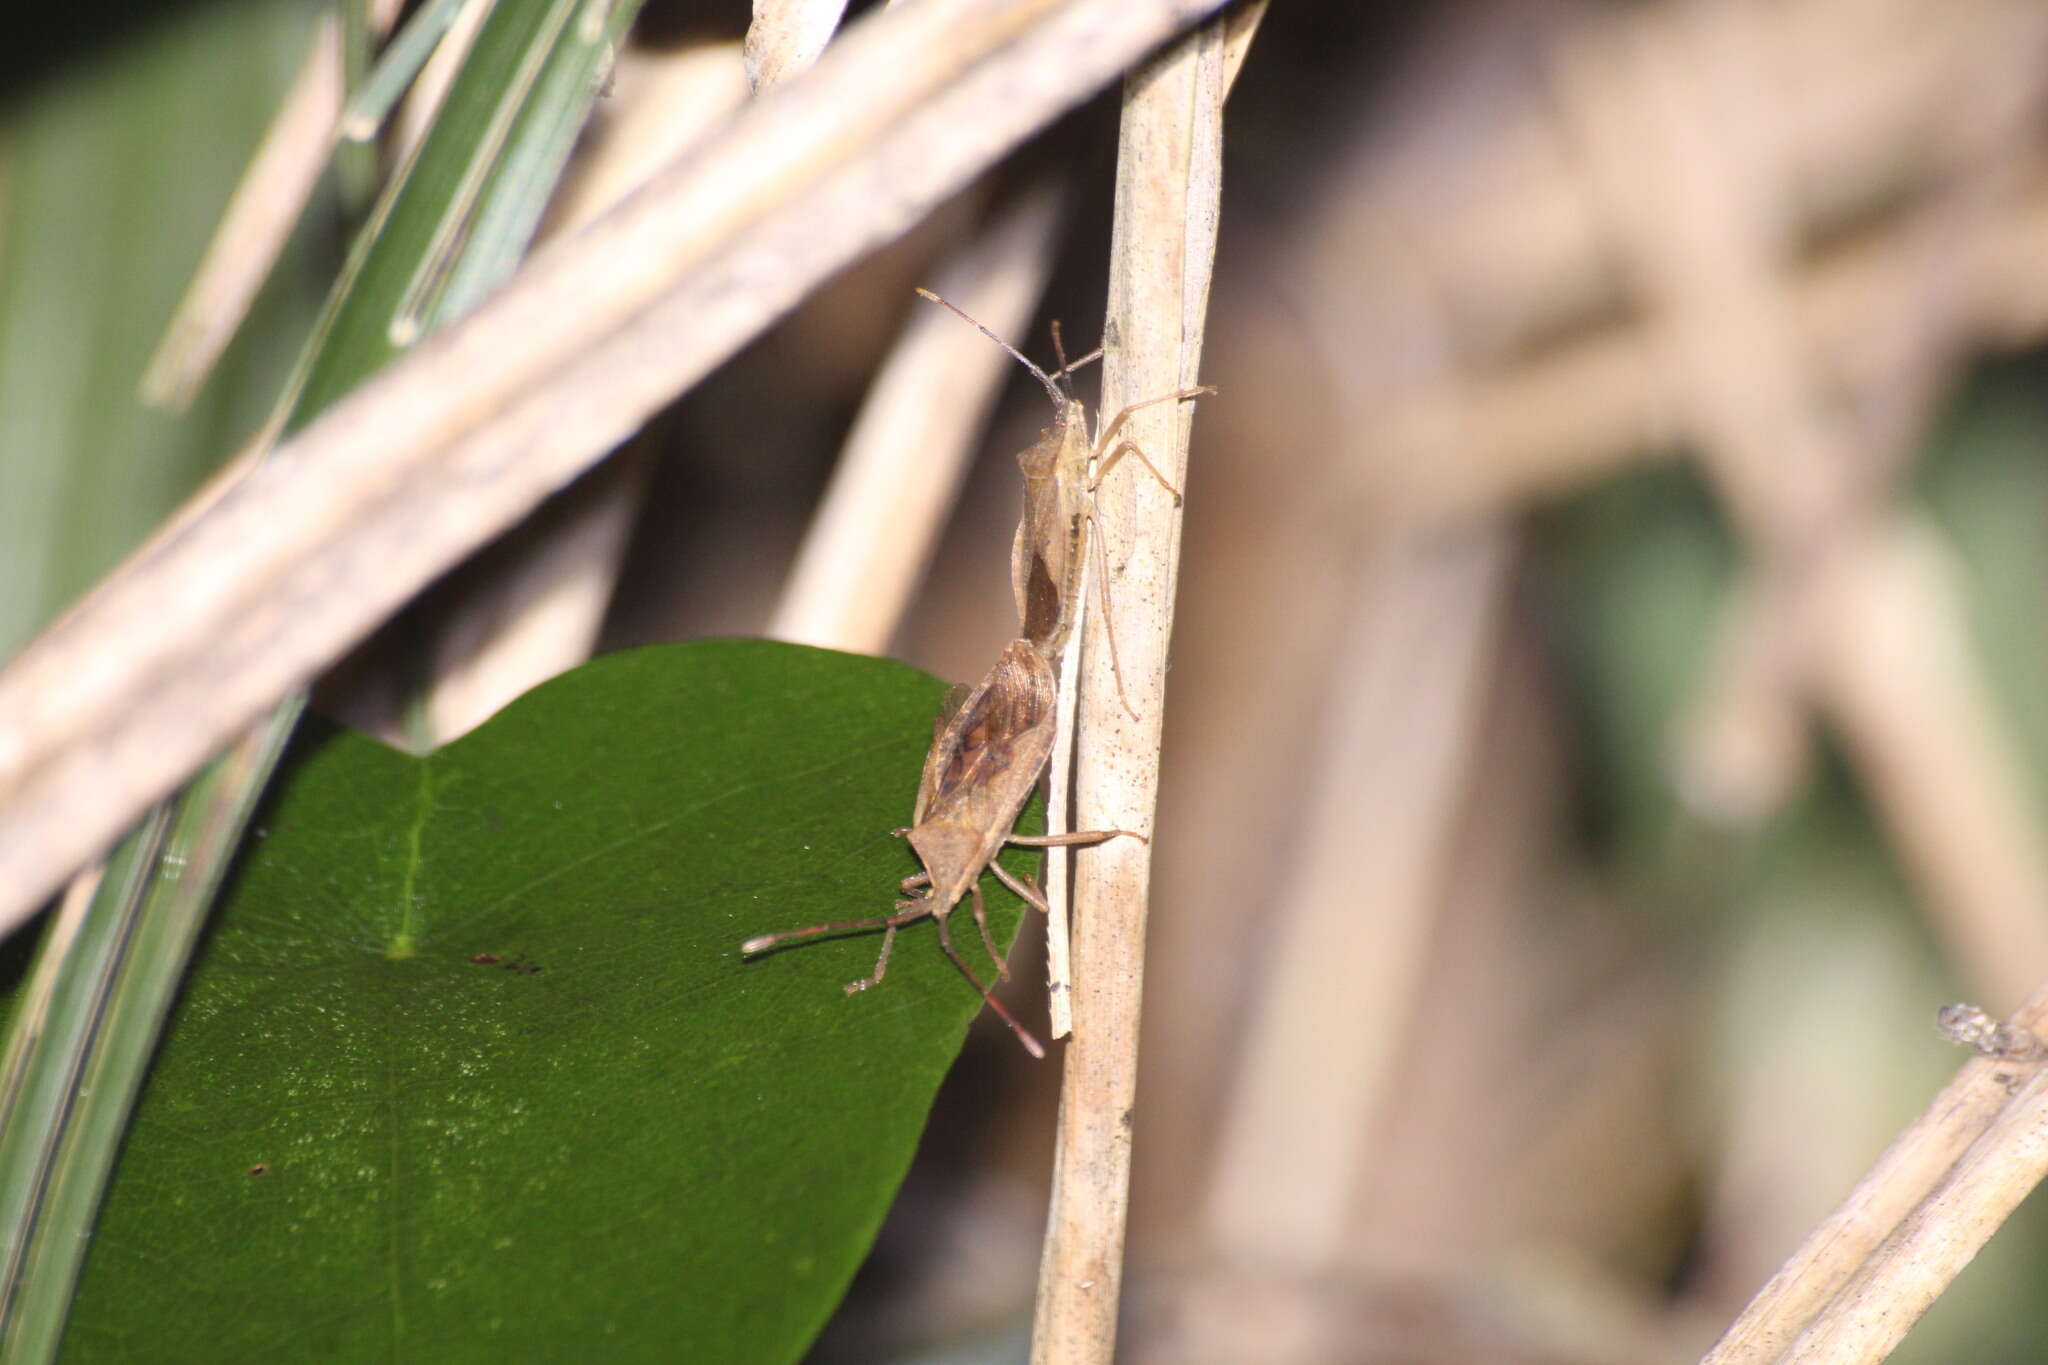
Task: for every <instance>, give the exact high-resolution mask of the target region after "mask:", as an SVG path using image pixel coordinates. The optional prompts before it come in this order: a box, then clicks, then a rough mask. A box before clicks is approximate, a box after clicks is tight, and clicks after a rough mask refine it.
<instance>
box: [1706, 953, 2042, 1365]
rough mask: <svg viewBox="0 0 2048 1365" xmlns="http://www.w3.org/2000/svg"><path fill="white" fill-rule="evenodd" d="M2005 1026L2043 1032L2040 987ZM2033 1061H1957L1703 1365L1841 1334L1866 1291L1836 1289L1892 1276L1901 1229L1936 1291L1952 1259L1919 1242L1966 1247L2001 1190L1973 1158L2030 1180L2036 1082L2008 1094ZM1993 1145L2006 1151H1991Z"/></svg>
mask: <svg viewBox="0 0 2048 1365" xmlns="http://www.w3.org/2000/svg"><path fill="white" fill-rule="evenodd" d="M2013 1022H2015V1023H2017V1024H2019V1025H2021V1026H2022V1027H2025V1028H2027V1029H2029V1030H2031V1031H2033V1032H2034V1033H2035V1034H2037V1035H2038V1034H2040V1033H2041V1032H2042V1031H2043V1030H2044V1029H2048V986H2042V987H2041V988H2039V989H2037V990H2036V991H2035V992H2034V994H2033V996H2032V998H2031V999H2029V1000H2028V1002H2027V1004H2026V1006H2025V1007H2024V1008H2023V1009H2021V1010H2020V1011H2019V1013H2017V1014H2016V1015H2014V1016H2013ZM2038 1066H2039V1064H2038V1063H2034V1064H2031V1065H2023V1064H2019V1063H2014V1062H2010V1061H2003V1060H1999V1059H1995V1058H1977V1059H1974V1060H1972V1061H1970V1062H1967V1063H1965V1064H1964V1066H1963V1068H1962V1070H1961V1071H1959V1072H1958V1073H1957V1074H1956V1077H1955V1079H1954V1080H1952V1081H1950V1082H1949V1083H1948V1084H1947V1085H1946V1086H1944V1087H1943V1088H1942V1091H1941V1093H1940V1094H1939V1095H1936V1096H1935V1097H1934V1100H1933V1102H1932V1103H1930V1104H1929V1105H1928V1106H1927V1108H1926V1109H1925V1110H1924V1111H1922V1113H1921V1114H1920V1116H1919V1117H1918V1118H1916V1119H1914V1120H1913V1122H1912V1124H1911V1125H1909V1126H1908V1127H1907V1129H1906V1131H1905V1132H1903V1133H1901V1134H1900V1135H1899V1136H1898V1138H1897V1139H1895V1140H1894V1141H1893V1143H1892V1145H1891V1146H1890V1147H1888V1148H1886V1149H1885V1152H1884V1154H1883V1155H1882V1156H1880V1157H1879V1158H1878V1159H1877V1162H1876V1164H1875V1165H1873V1166H1872V1167H1871V1168H1870V1171H1869V1173H1868V1174H1866V1175H1865V1176H1864V1177H1863V1179H1862V1180H1860V1181H1858V1182H1857V1184H1856V1188H1855V1189H1853V1190H1851V1191H1850V1192H1849V1195H1848V1197H1847V1198H1846V1199H1844V1200H1843V1201H1842V1203H1841V1205H1840V1206H1839V1207H1837V1208H1836V1209H1835V1211H1834V1212H1833V1213H1831V1214H1829V1215H1828V1217H1827V1219H1826V1221H1824V1222H1823V1223H1821V1225H1820V1226H1819V1227H1818V1228H1815V1229H1814V1231H1813V1232H1812V1234H1811V1235H1809V1236H1808V1237H1807V1239H1806V1241H1805V1242H1804V1243H1802V1244H1801V1245H1800V1247H1799V1249H1798V1250H1797V1251H1796V1252H1794V1253H1793V1254H1792V1256H1791V1257H1790V1258H1789V1259H1788V1260H1787V1261H1786V1262H1785V1264H1784V1265H1783V1266H1781V1267H1779V1269H1778V1271H1777V1273H1776V1274H1774V1275H1772V1276H1771V1279H1770V1282H1769V1283H1768V1284H1766V1285H1765V1286H1764V1287H1763V1288H1762V1289H1761V1290H1759V1291H1758V1292H1757V1295H1756V1297H1755V1298H1754V1299H1752V1300H1750V1302H1749V1305H1748V1307H1746V1308H1744V1309H1743V1310H1742V1314H1741V1316H1740V1317H1738V1318H1737V1319H1736V1320H1735V1322H1734V1323H1733V1324H1731V1325H1730V1326H1729V1328H1728V1330H1727V1332H1725V1333H1724V1334H1723V1335H1722V1337H1721V1339H1720V1341H1718V1342H1716V1343H1715V1345H1714V1348H1713V1349H1712V1350H1711V1351H1709V1352H1708V1353H1707V1354H1706V1356H1705V1358H1704V1359H1703V1361H1702V1365H1770V1362H1775V1361H1778V1360H1780V1359H1781V1358H1782V1357H1783V1356H1784V1353H1785V1351H1786V1350H1787V1348H1788V1347H1790V1346H1791V1345H1792V1343H1793V1342H1794V1340H1795V1339H1796V1338H1798V1337H1799V1336H1800V1335H1801V1333H1802V1332H1808V1333H1809V1335H1810V1336H1811V1338H1812V1339H1813V1340H1815V1341H1819V1340H1822V1339H1836V1338H1834V1334H1835V1333H1837V1332H1839V1331H1842V1330H1844V1328H1843V1327H1842V1326H1840V1325H1839V1323H1840V1320H1841V1319H1844V1318H1846V1317H1849V1316H1855V1317H1858V1318H1863V1319H1867V1318H1868V1317H1869V1304H1870V1300H1869V1298H1868V1297H1867V1296H1866V1295H1864V1294H1862V1293H1860V1292H1855V1291H1853V1290H1851V1292H1845V1289H1846V1288H1849V1287H1851V1286H1853V1285H1854V1284H1858V1283H1867V1282H1868V1281H1866V1280H1865V1279H1864V1278H1863V1277H1865V1276H1866V1275H1870V1276H1875V1275H1879V1274H1881V1275H1884V1276H1887V1277H1892V1276H1898V1275H1900V1274H1901V1273H1902V1270H1901V1265H1900V1262H1899V1261H1898V1258H1897V1254H1896V1250H1895V1248H1893V1246H1892V1245H1891V1243H1890V1242H1888V1241H1887V1239H1890V1238H1893V1236H1894V1233H1895V1232H1899V1231H1900V1230H1901V1229H1902V1228H1911V1229H1912V1232H1911V1234H1910V1240H1911V1241H1912V1243H1913V1244H1914V1247H1915V1250H1914V1251H1913V1252H1912V1254H1911V1255H1910V1256H1909V1260H1911V1261H1913V1262H1914V1263H1916V1264H1919V1265H1921V1267H1922V1268H1921V1269H1920V1270H1919V1271H1918V1272H1914V1273H1915V1274H1916V1275H1917V1276H1918V1277H1919V1279H1920V1282H1921V1283H1922V1284H1925V1285H1928V1286H1929V1288H1931V1289H1932V1290H1933V1291H1935V1292H1938V1290H1939V1288H1940V1287H1941V1285H1945V1284H1946V1283H1947V1281H1948V1279H1950V1278H1953V1276H1954V1274H1955V1272H1956V1271H1957V1270H1960V1269H1961V1264H1962V1261H1957V1260H1952V1259H1942V1258H1926V1259H1923V1255H1924V1254H1923V1253H1922V1252H1921V1251H1919V1250H1918V1248H1924V1247H1926V1246H1928V1245H1930V1244H1935V1243H1940V1244H1949V1245H1953V1243H1954V1242H1955V1241H1956V1240H1957V1239H1961V1240H1964V1241H1968V1242H1969V1244H1970V1251H1971V1252H1974V1251H1975V1249H1976V1247H1977V1246H1978V1245H1981V1244H1982V1241H1983V1239H1984V1238H1985V1237H1988V1236H1989V1235H1990V1232H1991V1230H1992V1228H1991V1226H1985V1225H1983V1223H1982V1221H1981V1220H1982V1217H1983V1214H1984V1211H1985V1210H1986V1209H1987V1208H1995V1207H2000V1206H2001V1201H2002V1200H2003V1199H2004V1198H2005V1195H2004V1193H2003V1192H2002V1191H2003V1190H2004V1188H2005V1187H2004V1185H2003V1183H2002V1180H2003V1178H2001V1180H2000V1181H1999V1182H1991V1183H1987V1181H1986V1177H1985V1175H1984V1173H1983V1171H1982V1167H1983V1164H1984V1163H1985V1162H1987V1161H1988V1162H1990V1163H1992V1164H1997V1163H1998V1162H2000V1161H2004V1162H2006V1163H2007V1164H2008V1165H2009V1166H2010V1167H2011V1173H2012V1175H2013V1177H2015V1178H2019V1179H2024V1180H2025V1181H2026V1182H2027V1183H2028V1184H2029V1185H2031V1184H2032V1183H2033V1182H2034V1181H2036V1180H2038V1179H2039V1177H2040V1166H2039V1159H2040V1158H2039V1153H2038V1151H2037V1150H2036V1147H2035V1144H2036V1142H2037V1138H2036V1136H2035V1134H2036V1133H2037V1131H2038V1107H2039V1104H2040V1101H2041V1096H2040V1094H2039V1091H2040V1083H2039V1080H2038V1079H2034V1080H2032V1081H2030V1083H2029V1084H2028V1085H2027V1086H2026V1088H2025V1089H2024V1090H2023V1091H2021V1093H2020V1094H2019V1095H2017V1096H2016V1095H2015V1094H2014V1093H2013V1090H2012V1089H2011V1085H2012V1083H2013V1081H2014V1080H2015V1078H2018V1077H2022V1076H2025V1075H2026V1073H2027V1072H2028V1071H2029V1070H2031V1069H2034V1068H2037V1067H2038ZM2001 1147H2009V1148H2011V1149H2012V1150H2011V1151H2010V1152H2009V1153H2007V1154H2006V1155H2001V1154H2000V1152H1999V1150H1998V1149H2000V1148H2001ZM1965 1168H1967V1169H1968V1170H1969V1171H1970V1172H1971V1173H1970V1174H1969V1175H1967V1176H1965V1175H1963V1174H1962V1173H1963V1172H1964V1170H1965ZM1958 1184H1960V1185H1961V1186H1962V1187H1963V1193H1962V1194H1961V1195H1960V1196H1958V1195H1956V1194H1954V1193H1953V1191H1954V1189H1955V1187H1956V1186H1957V1185H1958ZM1987 1200H1988V1201H1989V1202H1988V1203H1987V1202H1986V1201H1987ZM2008 1211H2009V1210H2008ZM1999 1216H2000V1217H2002V1216H2003V1214H2000V1215H1999ZM1944 1229H1946V1231H1945V1230H1944ZM1971 1239H1974V1240H1971ZM1967 1259H1968V1256H1967V1255H1965V1256H1964V1257H1963V1258H1962V1260H1967ZM1880 1266H1881V1267H1883V1268H1882V1269H1881V1270H1880V1269H1878V1267H1880ZM1932 1298H1933V1293H1932V1292H1930V1293H1927V1294H1926V1295H1925V1302H1920V1303H1919V1307H1918V1308H1916V1309H1914V1310H1913V1311H1912V1312H1911V1313H1910V1314H1908V1315H1907V1321H1906V1323H1905V1324H1904V1325H1903V1326H1902V1327H1901V1328H1900V1330H1901V1332H1903V1330H1904V1326H1910V1325H1911V1320H1912V1319H1913V1318H1917V1317H1918V1316H1919V1312H1920V1311H1923V1310H1924V1308H1925V1305H1926V1302H1931V1301H1932ZM1916 1301H1917V1291H1916ZM1904 1307H1905V1303H1904V1301H1903V1300H1902V1301H1901V1308H1902V1309H1903V1308H1904ZM1830 1324H1835V1325H1830ZM1809 1329H1810V1330H1809ZM1882 1354H1883V1352H1882V1351H1881V1350H1873V1351H1872V1353H1871V1354H1868V1355H1865V1356H1860V1357H1844V1358H1853V1359H1873V1360H1874V1359H1877V1358H1879V1357H1880V1356H1881V1355H1882Z"/></svg>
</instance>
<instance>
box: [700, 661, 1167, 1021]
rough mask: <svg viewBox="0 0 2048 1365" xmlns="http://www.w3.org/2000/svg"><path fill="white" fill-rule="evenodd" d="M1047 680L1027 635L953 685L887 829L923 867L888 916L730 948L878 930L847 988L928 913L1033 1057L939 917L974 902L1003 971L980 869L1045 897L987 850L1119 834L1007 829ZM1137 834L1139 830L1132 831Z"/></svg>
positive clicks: (1040, 724)
mask: <svg viewBox="0 0 2048 1365" xmlns="http://www.w3.org/2000/svg"><path fill="white" fill-rule="evenodd" d="M1056 691H1057V684H1056V683H1055V682H1054V680H1053V674H1052V666H1051V665H1050V664H1048V663H1047V662H1046V661H1045V656H1044V655H1043V654H1042V653H1041V652H1040V651H1039V649H1038V647H1037V646H1036V645H1034V644H1033V643H1032V642H1031V641H1029V640H1013V641H1011V642H1010V644H1009V646H1008V647H1007V648H1006V649H1004V651H1003V657H1002V658H1001V660H999V661H998V662H997V664H996V666H995V667H994V668H993V669H991V670H989V674H988V676H987V677H985V678H983V679H982V680H981V685H980V686H979V687H976V688H974V689H973V690H972V691H967V690H966V689H964V688H956V689H954V693H953V695H952V696H951V697H949V698H948V699H947V706H946V709H944V710H942V711H941V712H940V715H939V721H938V725H937V727H936V729H937V733H936V735H935V737H934V738H933V740H932V747H931V750H930V752H929V753H927V754H926V755H925V760H924V776H923V778H922V779H921V780H920V781H919V783H918V788H917V804H916V806H915V808H914V809H913V811H912V813H911V823H910V825H909V826H907V827H906V828H903V829H899V830H896V831H894V832H895V833H896V834H898V835H901V836H904V837H906V838H908V839H909V841H910V847H911V848H912V850H913V851H915V852H916V854H917V856H918V859H919V861H921V862H922V863H923V864H924V867H925V870H924V871H923V872H920V873H917V874H914V875H912V876H909V877H906V878H904V880H903V882H902V889H903V890H904V891H905V892H906V893H908V892H911V891H913V890H914V889H915V888H917V887H924V888H925V890H924V891H923V892H922V893H921V894H918V895H913V896H910V898H909V899H907V900H902V901H898V902H897V903H896V913H895V914H893V915H879V916H876V917H874V918H872V919H859V920H843V921H840V922H837V923H833V924H814V925H812V926H811V927H809V928H807V929H789V930H785V931H783V932H781V933H775V934H761V935H759V936H757V937H755V938H750V939H748V940H747V941H746V942H745V943H743V944H741V945H740V951H741V952H742V953H747V954H752V953H758V952H763V951H765V950H766V949H769V948H772V947H774V946H775V945H776V944H778V943H786V942H788V941H789V940H791V939H797V938H810V937H813V936H814V935H817V934H829V933H837V932H840V931H842V930H849V929H881V930H884V931H885V932H884V933H883V936H882V951H881V954H880V956H879V957H877V958H876V959H875V970H874V972H873V974H872V975H869V976H864V977H862V978H861V979H860V980H858V981H854V982H851V983H849V984H848V985H847V987H846V991H847V994H849V995H851V994H853V993H854V992H855V991H864V990H866V989H867V988H868V987H870V986H875V985H879V984H881V980H882V976H883V974H884V973H885V972H887V971H888V969H889V952H890V950H891V948H893V947H894V946H895V942H896V931H897V930H898V929H899V928H901V927H902V926H903V925H906V924H909V923H911V922H912V921H913V920H918V919H922V918H924V917H925V916H926V915H930V916H931V917H932V918H933V919H934V920H936V921H938V926H939V946H940V947H941V948H943V949H945V951H946V956H948V957H950V958H952V959H953V965H955V966H956V967H958V968H959V969H960V971H961V973H962V974H963V975H965V976H966V978H967V979H968V980H969V981H970V982H972V983H973V985H974V989H975V990H977V991H979V992H980V993H981V997H982V999H984V1000H986V1001H987V1002H988V1004H989V1007H990V1008H991V1009H993V1010H995V1012H996V1013H997V1015H999V1016H1000V1017H1001V1018H1002V1020H1003V1022H1004V1023H1006V1024H1008V1025H1009V1026H1010V1029H1011V1030H1012V1031H1013V1032H1014V1033H1015V1034H1016V1035H1017V1038H1018V1041H1020V1042H1022V1043H1023V1044H1024V1047H1025V1049H1026V1050H1027V1051H1028V1052H1030V1053H1031V1055H1032V1056H1034V1057H1043V1056H1044V1055H1045V1049H1044V1047H1042V1046H1041V1045H1040V1044H1039V1041H1038V1040H1037V1039H1036V1038H1034V1037H1032V1036H1031V1034H1030V1032H1029V1031H1028V1030H1026V1029H1025V1028H1024V1026H1023V1025H1022V1024H1020V1023H1018V1022H1017V1020H1016V1019H1014V1018H1013V1017H1011V1015H1010V1012H1009V1011H1008V1010H1006V1009H1004V1008H1003V1006H1002V1004H1001V1003H1000V1002H999V1001H997V1000H996V999H995V997H994V996H992V995H990V994H989V991H988V987H986V986H984V985H983V984H982V982H981V978H980V977H978V976H976V975H975V974H974V969H973V968H971V967H969V966H968V965H967V963H966V962H965V961H964V960H963V959H962V958H961V956H960V955H959V953H957V952H955V951H954V950H953V940H952V936H951V935H950V934H949V933H948V930H947V919H948V917H949V916H951V914H952V913H953V907H954V906H956V905H958V904H959V903H960V899H961V897H963V896H966V897H969V898H971V900H972V902H973V905H974V923H975V927H976V928H977V929H979V930H980V931H981V941H982V945H983V946H984V947H985V948H986V949H987V950H988V955H989V958H990V960H991V961H993V962H994V963H995V964H996V973H997V975H998V976H999V977H1002V978H1007V977H1008V976H1009V969H1008V968H1007V967H1005V966H1004V965H1003V959H1002V956H1001V954H1000V953H998V952H997V951H996V945H995V940H994V938H993V937H992V936H991V935H990V934H989V929H988V909H987V907H986V905H984V903H983V901H982V896H981V874H982V872H983V871H984V870H988V871H992V872H994V873H995V874H996V876H997V877H998V878H1000V879H1001V880H1002V882H1003V884H1004V885H1006V886H1008V887H1009V888H1010V889H1011V890H1012V891H1015V892H1016V893H1017V894H1018V895H1019V896H1022V897H1023V898H1024V899H1025V901H1027V902H1028V903H1030V904H1032V905H1035V906H1037V907H1038V908H1039V909H1040V910H1044V909H1045V908H1046V903H1045V896H1044V894H1043V893H1041V892H1040V891H1039V889H1038V886H1037V884H1036V883H1035V882H1033V881H1032V880H1031V879H1030V878H1029V877H1025V878H1022V879H1019V878H1017V877H1013V876H1011V875H1010V873H1009V872H1008V871H1006V870H1005V869H1004V868H1003V867H1002V865H1001V864H1000V863H997V862H996V861H995V856H996V854H997V853H999V852H1000V851H1001V850H1002V847H1003V845H1004V844H1006V843H1010V844H1023V845H1027V846H1029V847H1033V848H1047V847H1053V846H1059V845H1066V844H1093V843H1100V842H1102V841H1103V840H1104V839H1112V838H1115V837H1116V836H1117V835H1119V834H1130V833H1131V831H1129V830H1116V829H1110V830H1081V831H1079V832H1076V833H1071V834H1045V835H1024V834H1017V833H1015V832H1014V827H1015V825H1016V823H1017V814H1018V812H1019V811H1021V810H1022V809H1023V807H1024V802H1025V801H1026V800H1027V799H1028V798H1029V797H1030V795H1031V789H1032V788H1033V787H1035V786H1036V785H1037V784H1038V779H1039V775H1040V774H1041V773H1043V772H1044V771H1045V765H1046V761H1047V759H1049V758H1050V757H1051V755H1052V739H1053V709H1054V701H1055V694H1056ZM1133 837H1134V838H1143V837H1144V836H1143V835H1133Z"/></svg>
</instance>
